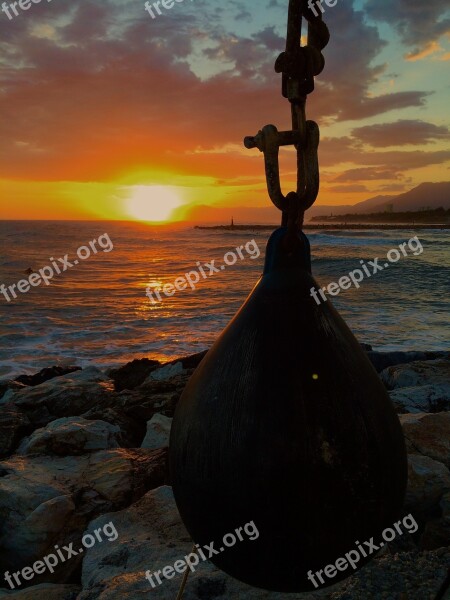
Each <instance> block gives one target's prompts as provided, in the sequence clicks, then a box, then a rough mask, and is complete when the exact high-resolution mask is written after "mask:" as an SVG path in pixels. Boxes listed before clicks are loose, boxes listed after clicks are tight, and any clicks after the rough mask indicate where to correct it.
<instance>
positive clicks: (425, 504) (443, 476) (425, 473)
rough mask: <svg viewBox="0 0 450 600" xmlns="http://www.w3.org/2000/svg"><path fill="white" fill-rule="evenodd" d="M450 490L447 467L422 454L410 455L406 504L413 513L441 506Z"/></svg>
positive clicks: (425, 511) (425, 512) (449, 476)
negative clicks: (444, 496)
mask: <svg viewBox="0 0 450 600" xmlns="http://www.w3.org/2000/svg"><path fill="white" fill-rule="evenodd" d="M448 490H450V473H449V470H448V469H447V467H446V466H445V465H444V464H442V463H441V462H438V461H436V460H433V459H432V458H428V456H422V455H421V454H409V455H408V489H407V492H406V501H405V505H406V507H407V508H408V510H411V511H412V512H413V514H418V515H424V514H427V513H430V512H431V511H432V510H433V509H436V508H437V507H438V506H439V502H440V501H441V498H442V497H443V495H444V494H445V493H446V492H447V491H448Z"/></svg>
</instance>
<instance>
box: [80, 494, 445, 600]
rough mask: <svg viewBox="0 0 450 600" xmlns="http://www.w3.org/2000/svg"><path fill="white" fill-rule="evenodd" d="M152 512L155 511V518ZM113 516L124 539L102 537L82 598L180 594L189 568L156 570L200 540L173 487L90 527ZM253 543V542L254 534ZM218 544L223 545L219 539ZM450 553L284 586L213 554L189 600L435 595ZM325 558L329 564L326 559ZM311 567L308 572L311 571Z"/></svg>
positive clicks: (90, 558)
mask: <svg viewBox="0 0 450 600" xmlns="http://www.w3.org/2000/svg"><path fill="white" fill-rule="evenodd" d="M149 515H151V518H149ZM109 521H113V522H114V526H115V528H116V529H117V531H118V533H119V537H118V539H117V541H116V542H113V543H111V544H109V543H108V544H96V545H95V546H93V548H91V549H89V550H88V551H87V553H86V555H85V559H84V561H83V569H82V584H83V591H82V592H81V594H80V595H79V597H78V599H77V600H117V599H118V598H121V599H124V600H137V599H138V598H147V597H148V598H157V599H158V600H173V599H174V598H176V597H177V593H178V590H179V587H180V584H181V580H182V577H183V575H182V574H180V573H175V576H174V577H173V578H171V579H165V578H164V577H162V578H161V581H162V583H161V584H158V582H157V580H156V578H155V577H153V578H152V579H153V583H154V585H155V587H154V588H153V587H152V584H151V582H150V581H149V580H148V579H146V572H147V571H148V572H149V573H148V575H149V576H150V575H152V574H153V573H155V571H161V570H162V569H164V567H167V566H170V567H173V566H174V564H175V562H176V561H180V560H183V558H184V557H185V556H187V555H189V554H190V553H191V551H192V541H191V539H190V536H189V534H188V532H187V531H186V529H185V527H184V525H183V524H182V522H181V520H180V517H179V514H178V511H177V508H176V505H175V501H174V498H173V494H172V490H171V488H169V487H167V486H164V487H160V488H158V489H155V490H153V491H151V492H148V493H147V494H146V495H145V496H143V497H142V498H141V499H140V500H139V501H138V502H136V503H135V504H133V505H132V506H130V507H129V508H127V509H125V510H122V511H120V512H116V513H113V514H109V515H103V516H102V517H99V518H97V519H96V520H95V521H93V522H92V523H90V524H89V527H88V530H87V531H88V532H92V531H94V530H95V529H98V528H99V527H102V526H104V524H105V523H108V522H109ZM250 543H251V542H250ZM216 546H217V545H216ZM449 558H450V553H449V552H448V551H447V552H443V551H437V552H418V551H417V550H416V551H413V552H403V553H401V554H400V553H399V554H397V553H395V554H392V553H391V552H385V553H384V554H383V553H381V554H380V555H379V556H378V557H377V558H375V559H374V560H373V561H372V562H371V563H369V564H368V565H367V566H366V567H365V568H364V569H362V570H361V571H358V572H357V573H353V571H352V573H350V576H349V578H348V579H346V580H345V581H343V582H341V583H339V584H337V585H334V586H330V587H327V588H324V589H323V588H322V589H320V588H319V589H318V590H317V591H315V592H311V593H305V594H283V593H278V592H269V591H266V590H262V589H256V588H252V587H249V586H247V585H245V584H243V583H241V582H239V581H237V580H235V579H233V578H231V577H229V576H228V575H227V574H226V573H224V572H222V571H219V570H218V569H216V568H215V567H214V565H213V564H212V563H210V562H208V561H205V562H204V561H200V563H199V565H197V567H196V568H195V571H194V573H190V574H189V579H188V581H187V585H186V589H185V593H184V595H183V599H184V600H216V599H217V600H225V599H226V600H228V599H235V598H236V599H238V600H330V599H331V598H333V600H362V599H364V600H365V599H369V598H373V599H380V600H382V599H385V600H390V599H391V598H392V599H394V598H400V597H401V593H403V592H404V591H405V589H406V590H407V591H408V599H409V600H423V599H424V598H432V597H433V598H434V597H435V595H436V593H437V591H438V589H439V587H440V585H441V583H442V581H443V579H444V578H445V574H446V570H447V564H448V560H449ZM324 566H325V565H324ZM305 575H306V574H305Z"/></svg>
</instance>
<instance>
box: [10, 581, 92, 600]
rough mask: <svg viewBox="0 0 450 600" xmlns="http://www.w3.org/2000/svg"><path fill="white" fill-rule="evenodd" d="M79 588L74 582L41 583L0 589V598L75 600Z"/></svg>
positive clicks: (16, 599)
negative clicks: (18, 587) (20, 587)
mask: <svg viewBox="0 0 450 600" xmlns="http://www.w3.org/2000/svg"><path fill="white" fill-rule="evenodd" d="M13 581H14V580H13ZM80 590H81V587H80V586H79V585H74V584H66V585H57V584H55V583H41V584H40V585H34V586H32V587H29V588H25V589H21V590H16V591H12V590H10V591H8V590H0V600H7V599H8V598H12V599H13V600H76V598H77V596H78V594H79V593H80Z"/></svg>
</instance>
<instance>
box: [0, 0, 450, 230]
mask: <svg viewBox="0 0 450 600" xmlns="http://www.w3.org/2000/svg"><path fill="white" fill-rule="evenodd" d="M265 1H266V4H267V6H266V7H265V11H260V10H255V9H254V8H253V7H254V5H251V4H249V3H248V4H244V3H240V2H237V3H233V4H230V5H227V6H225V5H224V4H223V3H219V2H217V1H208V2H207V1H203V0H196V3H195V4H194V3H193V4H191V3H189V4H188V3H183V4H179V5H177V6H175V7H174V8H173V10H172V11H170V13H169V12H168V13H167V14H165V15H162V16H161V17H159V18H158V19H156V20H152V19H151V18H150V17H149V15H148V14H147V13H146V12H145V11H144V10H143V8H142V6H141V5H140V3H137V5H136V6H133V7H130V6H124V5H123V4H122V3H120V2H119V1H118V0H108V1H103V0H102V2H100V0H98V1H92V0H88V1H86V0H84V1H83V2H81V0H71V2H70V4H67V2H63V1H62V0H61V1H60V2H57V3H56V2H54V3H52V4H47V3H42V4H38V5H35V6H33V7H32V8H33V10H30V11H28V12H26V13H23V14H21V15H20V16H19V17H16V18H15V19H14V20H11V21H10V20H8V18H7V17H6V15H4V14H2V15H1V17H0V51H1V60H0V71H1V86H0V114H1V115H2V120H1V123H0V198H1V206H0V218H6V219H97V218H100V219H106V218H112V219H123V218H139V214H138V213H139V211H137V210H136V203H137V202H140V203H141V204H142V210H141V218H144V216H146V217H148V216H149V215H152V214H154V216H155V219H157V218H161V216H163V217H164V218H165V216H164V215H166V214H168V215H169V216H170V218H176V219H180V220H181V219H191V220H194V221H199V220H217V221H222V220H224V219H228V218H229V217H230V215H231V214H233V215H234V216H235V218H237V219H241V220H248V219H250V220H254V221H271V222H274V220H275V221H276V220H278V216H277V211H276V210H275V209H273V208H271V205H270V201H269V200H268V199H267V194H266V188H265V182H264V167H263V160H262V156H261V154H260V153H259V152H258V151H257V150H254V151H248V150H246V149H245V148H244V147H243V145H242V139H243V138H244V136H245V135H253V134H255V133H256V132H257V131H258V129H259V128H260V127H262V126H263V125H265V124H266V123H274V124H276V125H277V126H278V127H279V128H280V129H287V128H289V126H290V123H289V114H290V113H289V105H288V103H287V101H285V100H284V99H282V97H281V94H280V77H279V76H278V75H276V74H275V73H274V71H273V63H274V60H275V58H276V56H277V55H278V54H279V53H280V52H281V51H282V50H283V49H284V48H283V45H284V31H285V21H286V7H287V1H286V2H285V3H283V2H281V3H278V4H280V6H278V7H277V6H275V5H274V3H270V2H269V0H265ZM386 2H387V0H385V2H381V3H380V1H376V0H367V1H366V2H363V1H362V0H355V2H346V3H345V4H344V3H343V2H341V3H338V4H337V5H336V7H334V8H329V9H328V11H327V14H326V15H325V19H326V21H327V23H328V24H329V27H330V29H331V33H332V40H331V42H330V44H329V46H328V47H327V48H326V50H325V52H324V54H325V58H326V61H327V64H326V68H325V71H324V72H323V73H322V75H321V76H320V77H319V78H318V80H317V85H316V91H315V92H314V94H312V95H311V96H310V99H309V101H308V116H309V118H314V119H316V120H317V121H318V122H319V124H320V126H321V132H322V141H321V145H320V163H321V175H322V185H321V192H320V196H319V199H318V204H322V205H337V204H354V203H356V202H358V201H361V200H365V199H367V198H369V197H371V196H376V195H378V194H396V193H400V192H403V191H406V190H408V189H410V188H412V187H414V186H415V185H418V184H419V183H421V182H423V181H444V180H447V179H448V173H449V168H450V151H449V149H448V139H449V131H448V128H447V120H446V119H447V114H448V105H449V92H448V71H449V70H448V65H449V62H448V61H449V58H450V54H449V45H450V44H449V22H450V21H449V20H448V19H446V18H445V11H446V10H447V6H446V2H444V1H443V0H442V1H441V0H437V1H436V2H434V3H432V5H430V6H428V5H425V4H424V5H423V7H422V8H420V9H417V8H416V9H415V10H414V11H413V10H412V9H411V10H410V9H409V8H408V7H406V5H404V2H403V0H394V2H390V3H389V7H388V8H387V5H386V6H384V5H385V4H386ZM284 4H286V6H284ZM383 6H384V10H383ZM417 11H419V14H418V13H417ZM257 13H258V14H257ZM387 13H389V14H387ZM418 23H420V27H419V26H418ZM281 156H282V170H283V179H282V181H283V187H284V189H285V191H289V190H290V189H292V188H293V187H294V181H295V156H294V153H293V151H292V150H283V151H282V155H281ZM165 188H166V189H165ZM162 203H165V204H166V208H168V207H170V206H172V205H173V206H174V207H175V206H176V204H179V205H181V208H179V209H178V210H176V211H175V212H174V213H171V212H170V210H169V211H168V212H167V210H161V204H162ZM147 204H148V206H147ZM152 206H153V207H154V208H153V209H152V208H151V207H152ZM149 207H150V208H149ZM258 207H262V208H263V207H264V209H263V210H260V211H258V210H255V209H257V208H258Z"/></svg>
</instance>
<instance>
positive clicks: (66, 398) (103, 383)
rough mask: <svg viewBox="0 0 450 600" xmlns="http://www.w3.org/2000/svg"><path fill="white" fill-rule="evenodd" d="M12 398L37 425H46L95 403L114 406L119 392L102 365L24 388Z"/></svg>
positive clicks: (98, 405) (104, 406) (88, 407)
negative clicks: (102, 368) (99, 367)
mask: <svg viewBox="0 0 450 600" xmlns="http://www.w3.org/2000/svg"><path fill="white" fill-rule="evenodd" d="M13 401H14V403H15V404H16V405H17V406H19V407H20V408H21V409H22V410H23V411H24V412H26V414H27V416H28V418H29V419H30V421H31V422H32V423H33V425H34V427H44V426H45V425H47V424H48V423H49V422H50V421H54V420H55V419H57V418H60V417H73V416H78V415H81V414H83V413H85V412H86V411H88V410H90V409H92V408H93V407H95V406H97V407H102V408H107V407H110V406H115V405H116V403H117V394H115V392H114V384H113V381H112V380H111V379H109V378H108V377H107V376H106V375H105V374H104V373H102V371H100V369H97V368H96V367H88V368H87V369H83V370H82V371H76V372H74V373H70V374H69V375H63V376H61V377H56V378H54V379H51V380H49V381H46V382H44V383H41V384H40V385H36V386H34V387H27V388H24V389H22V390H20V391H18V392H16V393H15V394H14V397H13Z"/></svg>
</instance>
